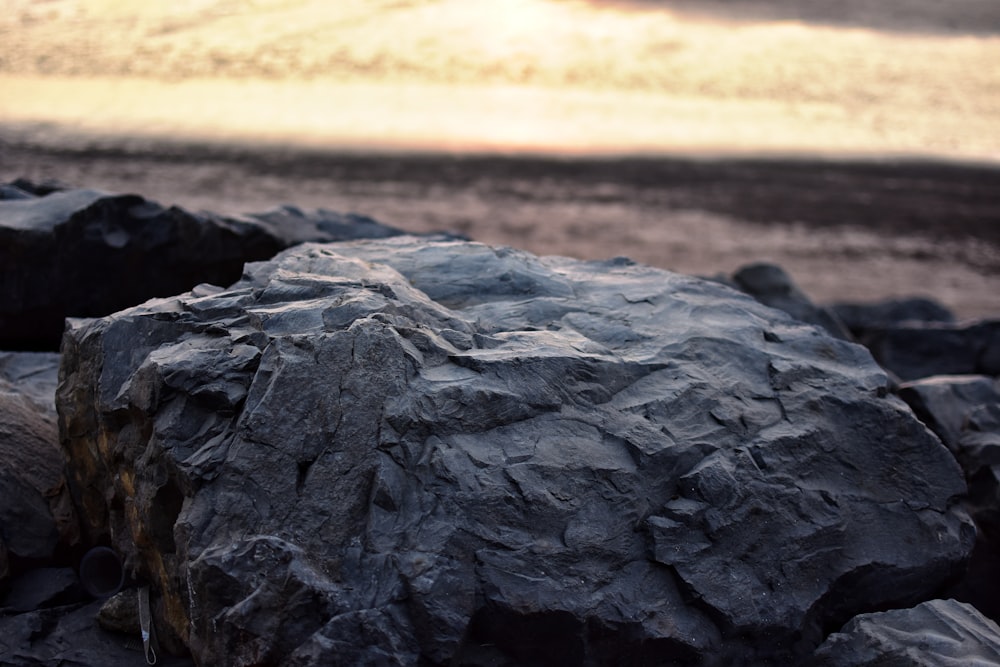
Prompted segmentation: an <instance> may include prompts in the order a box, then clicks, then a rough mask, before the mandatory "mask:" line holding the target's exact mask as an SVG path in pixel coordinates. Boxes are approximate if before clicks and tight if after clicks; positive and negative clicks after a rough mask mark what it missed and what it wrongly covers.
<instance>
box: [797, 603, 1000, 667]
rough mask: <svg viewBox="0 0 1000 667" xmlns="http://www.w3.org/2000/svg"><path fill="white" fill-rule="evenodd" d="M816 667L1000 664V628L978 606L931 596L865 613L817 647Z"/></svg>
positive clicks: (915, 666) (814, 662)
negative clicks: (912, 603) (907, 605)
mask: <svg viewBox="0 0 1000 667" xmlns="http://www.w3.org/2000/svg"><path fill="white" fill-rule="evenodd" d="M810 664H811V665H813V667H876V666H879V667H888V666H891V665H899V666H900V667H904V666H907V667H910V666H912V667H970V666H971V665H979V666H982V667H985V666H986V665H1000V627H997V624H996V623H994V622H993V621H991V620H989V619H988V618H985V617H984V616H983V615H982V614H980V613H979V612H978V611H977V610H976V608H975V607H972V606H971V605H968V604H962V603H961V602H956V601H955V600H931V601H930V602H925V603H923V604H920V605H917V606H916V607H914V608H912V609H898V610H894V611H887V612H882V613H877V614H863V615H861V616H858V617H856V618H854V619H852V620H851V622H850V623H848V624H847V625H846V626H844V628H843V629H842V630H841V631H840V632H837V633H835V634H833V635H830V637H829V638H828V639H827V640H826V641H825V642H824V643H823V645H822V646H820V648H819V649H818V650H817V651H816V655H815V658H814V659H813V661H812V662H811V663H810Z"/></svg>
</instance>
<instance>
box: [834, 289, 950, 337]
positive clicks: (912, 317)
mask: <svg viewBox="0 0 1000 667" xmlns="http://www.w3.org/2000/svg"><path fill="white" fill-rule="evenodd" d="M828 308H829V309H830V310H831V311H833V313H834V314H835V315H836V316H837V317H838V318H839V319H840V321H841V322H843V323H844V325H845V326H846V327H847V328H848V329H850V331H851V333H853V334H854V335H855V336H856V337H858V338H859V339H861V338H862V337H863V336H864V335H865V334H866V333H867V332H868V331H870V330H872V329H885V328H888V327H892V326H896V325H898V324H903V323H904V322H910V323H913V322H943V323H946V324H952V323H954V322H955V315H954V314H953V313H952V312H951V311H950V310H948V309H947V308H945V307H944V306H942V305H941V304H940V303H938V302H937V301H934V300H933V299H928V298H926V297H910V298H903V299H887V300H885V301H877V302H875V303H845V302H839V303H834V304H831V305H829V306H828Z"/></svg>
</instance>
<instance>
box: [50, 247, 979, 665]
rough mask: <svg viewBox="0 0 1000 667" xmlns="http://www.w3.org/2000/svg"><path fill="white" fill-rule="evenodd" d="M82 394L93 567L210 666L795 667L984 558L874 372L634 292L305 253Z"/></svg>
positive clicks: (90, 347) (79, 485) (97, 351)
mask: <svg viewBox="0 0 1000 667" xmlns="http://www.w3.org/2000/svg"><path fill="white" fill-rule="evenodd" d="M62 377H63V382H62V384H61V386H60V389H59V392H58V395H59V405H60V419H61V432H62V434H63V444H64V447H65V448H66V450H67V452H68V453H69V455H70V456H71V458H72V460H73V464H74V467H73V470H74V479H73V484H74V489H75V493H76V494H77V497H78V498H79V500H80V503H81V506H82V507H84V508H86V517H85V523H86V530H87V532H88V536H89V538H90V539H91V540H94V541H96V540H99V539H108V540H110V541H111V542H112V543H113V544H114V545H115V547H116V549H117V550H118V552H119V553H121V554H123V555H124V556H125V559H126V562H127V563H129V565H130V567H132V568H134V570H135V572H134V573H135V575H136V576H137V577H138V578H139V579H140V580H146V581H149V582H150V584H151V586H152V589H153V594H154V597H155V598H156V599H157V600H159V602H158V603H157V610H158V611H157V622H158V624H159V625H160V626H161V627H163V628H165V629H167V628H168V629H171V630H172V631H173V634H174V635H175V636H176V638H177V639H178V640H179V641H181V642H183V643H184V644H185V645H187V646H188V647H190V649H191V651H192V653H193V655H194V656H195V659H196V661H197V662H198V663H199V664H219V663H221V662H225V663H227V664H231V665H249V664H291V665H313V664H327V663H328V661H329V657H330V656H331V655H337V656H338V657H339V658H340V659H342V660H343V661H344V663H345V664H351V663H357V664H361V663H365V662H368V663H369V664H373V663H374V664H378V663H380V662H390V661H391V662H400V663H403V664H417V663H424V664H465V665H486V664H509V665H514V664H517V665H543V664H553V662H554V661H558V662H559V663H561V664H570V665H598V664H705V663H708V664H712V663H721V664H727V663H731V662H732V661H733V660H736V659H747V660H749V661H750V662H751V663H752V664H787V663H788V662H789V661H793V660H797V659H801V658H804V657H805V656H808V655H810V654H811V652H812V650H813V649H814V648H815V646H816V645H818V644H819V643H820V641H821V640H822V638H823V636H824V634H825V632H827V631H829V629H833V628H836V627H840V625H841V624H842V623H844V622H845V621H846V620H848V619H849V618H850V617H852V616H854V615H856V614H858V613H862V612H865V611H871V610H874V609H878V608H881V607H884V606H886V605H898V604H904V605H910V604H915V603H917V602H919V601H921V600H924V599H927V597H928V596H930V595H931V594H932V592H933V591H935V590H936V589H938V588H939V587H940V586H941V585H943V584H944V583H945V582H947V581H948V580H950V579H951V578H953V577H954V576H955V575H956V574H957V573H958V572H959V571H960V569H961V568H962V566H963V564H964V561H965V559H966V558H967V555H968V552H969V550H970V548H971V545H972V541H973V529H972V527H971V524H970V522H969V520H968V518H967V516H966V515H965V513H964V511H963V510H962V509H961V508H960V507H959V505H958V499H959V498H960V497H961V496H962V494H963V493H964V492H965V485H964V482H963V480H962V475H961V471H960V470H959V468H958V466H957V464H956V463H955V460H954V458H953V457H952V456H951V454H950V453H949V452H948V451H947V449H945V448H944V447H943V446H942V445H941V443H940V442H939V441H938V440H937V439H936V438H935V437H934V436H933V435H932V434H930V432H929V431H927V429H926V428H925V427H924V426H923V425H922V424H920V423H919V422H918V421H917V420H916V419H914V417H913V415H912V413H911V412H910V410H909V409H908V408H906V406H905V405H904V404H903V403H902V402H901V401H899V400H898V399H897V398H895V397H893V396H892V395H889V394H888V392H887V390H886V384H887V378H886V376H885V374H884V373H883V372H882V370H881V369H879V368H878V366H877V365H876V364H875V363H874V362H873V361H872V359H871V357H870V356H869V354H868V353H867V351H866V350H864V348H861V347H860V346H856V345H853V344H850V343H847V342H845V341H843V340H838V339H835V338H831V337H828V336H826V335H823V334H822V333H821V332H820V331H819V330H818V329H816V328H815V327H811V326H805V325H802V324H800V323H798V322H796V321H794V320H792V319H791V318H789V317H788V316H787V315H785V314H784V313H781V312H779V311H777V310H773V309H771V308H768V307H766V306H763V305H761V304H759V303H758V302H756V301H754V300H753V299H751V298H750V297H748V296H745V295H743V294H740V293H739V292H736V291H734V290H731V289H728V288H726V287H724V286H721V285H718V284H715V283H712V282H708V281H704V280H699V279H695V278H690V277H685V276H680V275H676V274H671V273H668V272H664V271H660V270H656V269H652V268H648V267H643V266H638V265H634V264H631V263H629V262H627V261H621V260H616V261H610V262H603V263H593V262H591V263H586V262H578V261H574V260H569V259H565V258H538V257H534V256H531V255H528V254H526V253H522V252H518V251H514V250H509V249H503V248H499V249H495V248H490V247H488V246H484V245H480V244H473V243H461V242H428V241H423V240H419V239H414V238H411V237H400V238H396V239H388V240H382V241H371V242H364V243H350V244H337V245H336V246H333V245H330V246H321V245H305V246H301V247H299V248H296V249H293V250H290V251H286V252H284V253H282V254H281V255H279V256H278V257H277V258H275V259H274V260H273V261H270V262H263V263H258V264H251V265H248V267H247V269H246V271H245V274H244V277H243V279H242V280H240V281H239V282H237V283H236V284H234V285H233V286H232V287H230V288H228V289H219V288H207V287H205V288H198V289H196V290H194V291H193V292H191V293H187V294H183V295H180V296H177V297H174V298H169V299H161V300H154V301H150V302H148V303H146V304H143V305H141V306H138V307H135V308H132V309H129V310H126V311H123V312H120V313H116V314H114V315H112V316H109V317H106V318H103V319H97V320H90V321H82V320H81V321H74V322H72V325H71V327H70V328H69V329H68V331H67V335H66V338H65V341H64V365H63V375H62ZM161 637H162V633H161Z"/></svg>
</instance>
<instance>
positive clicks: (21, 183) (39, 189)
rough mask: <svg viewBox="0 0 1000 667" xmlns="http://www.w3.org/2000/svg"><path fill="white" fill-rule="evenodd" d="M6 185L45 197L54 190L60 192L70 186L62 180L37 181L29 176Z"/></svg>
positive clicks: (34, 195) (35, 195) (31, 194)
mask: <svg viewBox="0 0 1000 667" xmlns="http://www.w3.org/2000/svg"><path fill="white" fill-rule="evenodd" d="M4 187H11V188H16V189H18V190H20V191H21V192H25V193H27V194H28V195H30V196H32V197H44V196H46V195H50V194H52V193H53V192H60V191H62V190H68V189H69V188H70V186H69V185H66V184H65V183H63V182H62V181H57V180H54V179H46V180H44V181H39V182H35V181H32V180H29V179H27V178H17V179H14V180H13V181H11V182H10V183H8V184H6V185H5V186H4Z"/></svg>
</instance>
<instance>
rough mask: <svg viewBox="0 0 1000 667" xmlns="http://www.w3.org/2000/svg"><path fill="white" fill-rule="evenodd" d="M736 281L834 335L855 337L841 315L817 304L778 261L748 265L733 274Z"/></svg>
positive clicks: (768, 302) (767, 301) (764, 300)
mask: <svg viewBox="0 0 1000 667" xmlns="http://www.w3.org/2000/svg"><path fill="white" fill-rule="evenodd" d="M733 283H734V284H735V285H736V287H738V288H739V289H741V290H743V291H744V292H746V293H747V294H749V295H750V296H752V297H753V298H755V299H757V300H758V301H760V302H761V303H763V304H764V305H766V306H771V307H772V308H777V309H778V310H783V311H785V312H786V313H788V314H789V315H791V316H792V317H794V318H795V319H797V320H799V321H801V322H806V323H808V324H815V325H816V326H819V327H822V328H824V329H826V331H827V332H828V333H829V334H830V335H832V336H836V337H837V338H841V339H843V340H851V334H850V332H849V331H848V330H847V327H845V326H844V324H843V323H842V322H841V321H840V320H839V318H838V317H837V315H836V314H835V313H834V312H833V311H831V310H829V309H827V308H823V307H821V306H817V305H816V304H814V303H813V302H812V301H811V300H810V299H809V297H808V296H806V295H805V293H803V292H802V290H800V289H799V288H798V287H797V286H796V285H795V283H794V282H793V281H792V278H791V276H789V275H788V274H787V273H786V272H785V270H784V269H782V268H781V267H780V266H778V265H776V264H768V263H757V264H750V265H748V266H744V267H743V268H741V269H739V270H738V271H736V273H734V274H733Z"/></svg>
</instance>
